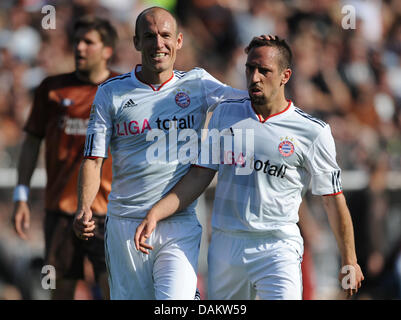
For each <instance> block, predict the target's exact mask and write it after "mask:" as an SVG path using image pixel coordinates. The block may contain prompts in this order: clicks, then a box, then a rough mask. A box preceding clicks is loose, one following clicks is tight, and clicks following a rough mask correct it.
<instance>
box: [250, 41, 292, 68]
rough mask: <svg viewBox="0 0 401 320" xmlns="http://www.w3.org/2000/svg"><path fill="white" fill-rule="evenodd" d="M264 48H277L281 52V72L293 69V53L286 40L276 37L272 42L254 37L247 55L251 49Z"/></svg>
mask: <svg viewBox="0 0 401 320" xmlns="http://www.w3.org/2000/svg"><path fill="white" fill-rule="evenodd" d="M262 46H267V47H274V48H277V50H278V51H279V52H280V57H279V67H280V69H281V70H284V69H286V68H291V64H292V52H291V48H290V46H289V45H288V43H287V42H286V41H285V40H284V39H280V38H279V37H278V36H275V39H272V40H267V39H264V38H262V37H254V38H253V39H252V40H251V42H250V43H249V45H248V46H247V47H246V48H245V53H246V54H248V53H249V51H251V49H253V48H256V47H262Z"/></svg>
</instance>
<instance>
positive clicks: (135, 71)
mask: <svg viewBox="0 0 401 320" xmlns="http://www.w3.org/2000/svg"><path fill="white" fill-rule="evenodd" d="M141 69H142V65H141V64H137V65H136V66H135V68H134V69H133V70H132V72H131V78H132V80H133V81H134V82H136V83H140V84H141V85H142V86H146V87H150V88H151V89H152V90H153V91H160V89H161V88H163V87H164V86H165V85H166V84H167V83H171V82H173V81H172V80H173V79H174V78H175V77H174V72H173V73H172V75H171V77H170V78H169V79H168V80H167V81H165V82H163V83H162V84H160V85H158V86H157V85H154V84H150V83H146V82H143V81H141V80H140V79H139V77H138V72H139V71H141Z"/></svg>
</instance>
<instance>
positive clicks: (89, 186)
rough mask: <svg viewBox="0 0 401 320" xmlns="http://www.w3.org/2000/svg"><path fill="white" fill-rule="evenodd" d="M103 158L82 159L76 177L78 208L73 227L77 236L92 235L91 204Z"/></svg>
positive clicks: (86, 237) (94, 195)
mask: <svg viewBox="0 0 401 320" xmlns="http://www.w3.org/2000/svg"><path fill="white" fill-rule="evenodd" d="M103 161H104V158H94V159H84V160H83V161H82V164H81V168H80V170H79V177H78V209H77V212H76V214H75V218H74V223H73V228H74V232H75V234H76V235H77V237H78V238H81V239H82V240H88V239H89V238H90V237H93V236H94V233H93V230H94V229H95V222H94V221H93V220H92V210H91V206H92V203H93V201H94V200H95V197H96V195H97V193H98V191H99V187H100V180H101V176H102V166H103Z"/></svg>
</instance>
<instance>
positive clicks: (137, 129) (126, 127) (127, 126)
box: [115, 119, 152, 136]
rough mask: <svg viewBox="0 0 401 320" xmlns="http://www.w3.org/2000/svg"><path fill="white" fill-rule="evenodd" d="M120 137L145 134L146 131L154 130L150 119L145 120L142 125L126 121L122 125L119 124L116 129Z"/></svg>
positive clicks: (133, 121)
mask: <svg viewBox="0 0 401 320" xmlns="http://www.w3.org/2000/svg"><path fill="white" fill-rule="evenodd" d="M115 130H116V133H117V135H118V136H130V135H136V134H140V133H144V132H145V131H146V130H152V128H151V127H150V124H149V120H148V119H144V120H143V121H142V123H139V122H138V121H135V120H132V121H129V122H128V121H126V122H122V123H117V124H116V127H115Z"/></svg>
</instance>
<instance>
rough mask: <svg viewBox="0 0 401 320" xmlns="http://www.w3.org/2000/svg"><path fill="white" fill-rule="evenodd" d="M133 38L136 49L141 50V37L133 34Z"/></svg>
mask: <svg viewBox="0 0 401 320" xmlns="http://www.w3.org/2000/svg"><path fill="white" fill-rule="evenodd" d="M132 40H133V41H134V46H135V49H136V50H138V51H141V46H140V44H139V38H138V37H137V36H133V38H132Z"/></svg>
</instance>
